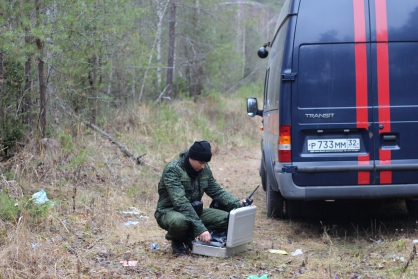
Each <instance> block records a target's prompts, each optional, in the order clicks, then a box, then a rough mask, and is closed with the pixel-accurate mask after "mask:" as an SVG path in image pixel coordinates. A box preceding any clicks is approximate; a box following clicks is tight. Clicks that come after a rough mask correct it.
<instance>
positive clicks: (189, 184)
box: [154, 151, 241, 236]
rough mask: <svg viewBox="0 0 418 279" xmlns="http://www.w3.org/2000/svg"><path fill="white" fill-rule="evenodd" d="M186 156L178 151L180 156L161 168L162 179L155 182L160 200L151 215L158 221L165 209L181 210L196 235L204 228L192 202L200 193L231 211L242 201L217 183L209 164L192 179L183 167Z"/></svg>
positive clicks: (204, 229) (197, 198)
mask: <svg viewBox="0 0 418 279" xmlns="http://www.w3.org/2000/svg"><path fill="white" fill-rule="evenodd" d="M185 155H186V151H183V152H181V153H180V157H179V158H177V159H176V160H173V161H171V162H170V163H168V164H167V166H166V167H165V168H164V171H163V174H162V177H161V180H160V182H159V183H158V194H159V199H158V204H157V210H156V211H155V214H154V217H155V219H156V220H157V223H158V224H160V220H161V218H162V216H163V215H164V214H165V213H166V212H167V211H170V210H175V211H177V212H180V213H182V214H183V215H184V216H186V218H187V219H189V220H191V221H192V224H193V230H194V233H195V236H198V235H200V234H201V233H203V232H204V231H206V230H207V229H206V227H205V226H204V225H203V223H202V222H201V220H200V218H199V216H198V215H197V214H196V212H195V210H194V209H193V207H192V205H191V202H193V201H200V200H201V199H202V196H203V194H204V193H206V194H207V195H208V196H209V197H211V198H212V199H216V200H217V201H218V202H219V203H220V204H222V205H223V206H225V207H226V208H228V209H229V210H232V209H234V208H238V207H240V203H241V200H239V199H237V198H235V197H234V196H233V195H231V194H230V193H228V192H227V191H225V190H224V189H223V188H222V187H221V186H220V185H219V183H218V182H217V181H216V180H215V179H214V178H213V176H212V171H211V170H210V167H209V165H208V164H206V167H205V168H204V169H203V170H202V171H201V173H200V174H199V177H198V178H196V179H195V180H194V181H192V180H191V179H190V177H189V176H188V175H187V173H186V171H185V169H184V166H183V164H184V159H185ZM199 181H200V183H199ZM199 184H200V186H199ZM160 226H161V225H160Z"/></svg>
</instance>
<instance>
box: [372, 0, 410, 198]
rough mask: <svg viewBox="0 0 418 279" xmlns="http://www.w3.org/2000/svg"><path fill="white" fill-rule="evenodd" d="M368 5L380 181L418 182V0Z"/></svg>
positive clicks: (387, 182)
mask: <svg viewBox="0 0 418 279" xmlns="http://www.w3.org/2000/svg"><path fill="white" fill-rule="evenodd" d="M370 7H371V13H370V14H371V18H370V26H371V39H372V44H371V50H372V53H373V55H372V75H373V77H372V79H373V84H372V86H373V94H374V107H375V109H374V126H373V134H374V135H375V137H374V139H375V153H376V170H377V172H376V183H378V184H407V183H418V171H417V166H418V152H417V144H418V140H417V139H418V1H417V0H408V1H402V3H400V2H399V1H396V0H379V1H377V0H376V1H370ZM417 192H418V189H417Z"/></svg>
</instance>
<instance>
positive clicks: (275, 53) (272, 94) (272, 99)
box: [264, 19, 289, 111]
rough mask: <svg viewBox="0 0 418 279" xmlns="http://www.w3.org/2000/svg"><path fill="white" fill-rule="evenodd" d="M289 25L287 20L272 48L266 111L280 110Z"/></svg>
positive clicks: (265, 104)
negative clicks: (284, 54)
mask: <svg viewBox="0 0 418 279" xmlns="http://www.w3.org/2000/svg"><path fill="white" fill-rule="evenodd" d="M288 23H289V20H288V19H286V20H285V22H284V23H283V24H282V26H281V27H280V29H279V31H278V32H277V34H276V36H275V38H274V41H273V43H272V46H271V53H270V55H271V58H270V70H269V79H268V86H266V87H265V88H267V89H268V90H267V92H266V93H267V95H266V98H265V103H264V109H265V111H270V110H276V109H279V99H280V98H279V96H280V87H281V78H282V64H283V51H284V45H285V42H286V35H287V29H288V25H289V24H288Z"/></svg>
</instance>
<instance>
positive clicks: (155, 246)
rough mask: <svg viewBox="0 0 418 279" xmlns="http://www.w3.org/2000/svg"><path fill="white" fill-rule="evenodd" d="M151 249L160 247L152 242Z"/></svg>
mask: <svg viewBox="0 0 418 279" xmlns="http://www.w3.org/2000/svg"><path fill="white" fill-rule="evenodd" d="M151 249H154V250H158V249H160V247H159V246H158V245H156V244H154V243H151Z"/></svg>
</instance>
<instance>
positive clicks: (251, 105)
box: [247, 98, 263, 117]
mask: <svg viewBox="0 0 418 279" xmlns="http://www.w3.org/2000/svg"><path fill="white" fill-rule="evenodd" d="M247 114H248V116H249V117H254V116H256V115H259V116H263V111H262V110H259V109H258V104H257V98H247Z"/></svg>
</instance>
